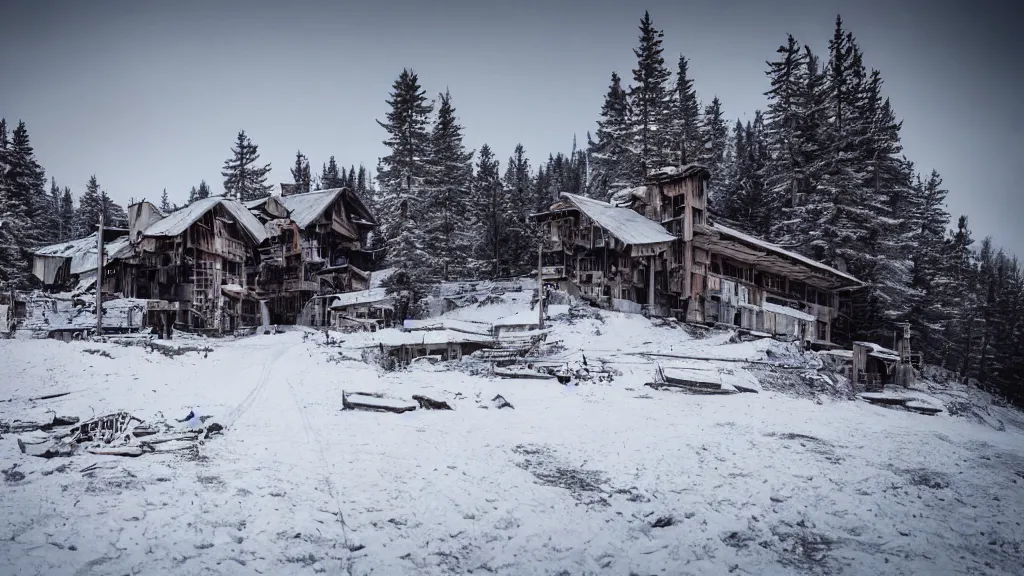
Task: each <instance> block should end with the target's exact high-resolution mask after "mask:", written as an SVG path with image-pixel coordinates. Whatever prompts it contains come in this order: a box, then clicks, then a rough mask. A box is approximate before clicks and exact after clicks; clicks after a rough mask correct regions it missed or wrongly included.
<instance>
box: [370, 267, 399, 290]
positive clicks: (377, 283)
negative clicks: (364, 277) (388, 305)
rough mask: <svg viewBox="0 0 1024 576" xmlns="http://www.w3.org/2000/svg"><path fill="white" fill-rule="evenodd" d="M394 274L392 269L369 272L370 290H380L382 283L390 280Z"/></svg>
mask: <svg viewBox="0 0 1024 576" xmlns="http://www.w3.org/2000/svg"><path fill="white" fill-rule="evenodd" d="M394 273H395V269H394V268H385V269H383V270H374V271H373V272H370V288H380V287H381V286H383V285H384V281H385V280H387V279H388V278H390V277H391V275H392V274H394Z"/></svg>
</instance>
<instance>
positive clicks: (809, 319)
mask: <svg viewBox="0 0 1024 576" xmlns="http://www.w3.org/2000/svg"><path fill="white" fill-rule="evenodd" d="M707 179H708V171H707V170H706V169H705V168H703V167H701V166H697V165H689V166H684V167H682V168H674V167H672V168H665V169H662V170H658V171H656V172H654V173H652V174H651V175H650V176H649V178H648V181H647V183H646V184H645V185H644V186H640V187H637V188H632V189H628V190H624V191H622V192H620V193H618V194H616V195H615V196H614V197H613V198H612V202H610V203H606V202H599V201H597V200H593V199H589V198H581V197H579V196H574V195H571V194H563V195H562V197H561V199H560V200H559V201H558V202H556V203H555V204H554V205H552V207H551V209H550V210H548V211H546V212H543V213H541V214H536V215H534V217H535V219H537V220H538V221H540V222H543V223H545V224H546V226H547V233H546V234H545V239H546V242H545V250H544V264H545V266H544V268H543V275H544V276H545V278H546V279H548V280H549V281H552V282H560V283H562V284H563V287H565V288H567V289H569V290H578V291H579V293H580V294H581V295H582V296H584V297H589V298H592V299H595V300H596V301H598V302H600V303H601V304H603V305H606V306H608V307H610V308H613V309H617V310H621V311H626V312H641V311H643V312H647V313H649V314H651V315H655V316H669V315H671V316H675V317H677V318H679V319H682V320H686V321H689V322H698V323H706V324H714V323H722V324H729V325H734V326H737V327H740V328H743V329H746V330H749V331H756V332H764V333H767V334H771V335H774V336H781V337H787V338H791V339H794V340H799V341H803V342H806V343H808V344H811V345H817V346H829V345H831V341H832V326H833V324H835V323H837V322H840V321H841V320H842V318H841V316H840V314H839V310H840V304H839V294H840V293H841V292H842V291H844V290H848V289H852V288H856V287H859V286H861V282H860V281H858V280H857V279H856V278H854V277H852V276H850V275H849V274H846V273H844V272H842V271H840V270H836V269H834V268H831V267H829V266H826V265H824V264H821V263H819V262H815V261H813V260H811V259H809V258H806V257H804V256H801V255H799V254H796V253H794V252H792V251H789V250H786V249H784V248H782V247H780V246H777V245H774V244H771V243H769V242H765V241H763V240H761V239H759V238H756V237H753V236H750V235H748V234H744V233H742V232H740V231H738V230H735V229H733V228H730V227H728V226H725V225H723V224H720V223H717V222H714V221H713V218H711V217H710V216H709V214H708V211H707Z"/></svg>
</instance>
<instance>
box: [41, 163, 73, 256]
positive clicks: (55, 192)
mask: <svg viewBox="0 0 1024 576" xmlns="http://www.w3.org/2000/svg"><path fill="white" fill-rule="evenodd" d="M46 200H47V201H46V212H45V218H44V220H43V221H44V222H45V225H46V227H47V228H48V232H49V233H48V239H47V243H56V242H63V241H65V240H68V236H69V235H70V231H66V230H65V227H67V225H68V224H69V223H68V222H63V221H61V219H60V201H61V190H60V188H59V187H58V186H57V180H56V179H55V178H53V177H50V195H49V197H48V198H47V199H46Z"/></svg>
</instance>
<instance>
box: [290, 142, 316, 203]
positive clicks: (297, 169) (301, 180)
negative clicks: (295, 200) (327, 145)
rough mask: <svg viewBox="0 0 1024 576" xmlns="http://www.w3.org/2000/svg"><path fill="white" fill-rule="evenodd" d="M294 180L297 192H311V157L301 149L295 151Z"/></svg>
mask: <svg viewBox="0 0 1024 576" xmlns="http://www.w3.org/2000/svg"><path fill="white" fill-rule="evenodd" d="M292 180H294V181H295V188H296V193H298V194H303V193H305V192H309V190H310V185H311V183H312V175H311V174H310V172H309V159H307V158H306V157H305V156H304V155H303V154H302V152H301V151H296V152H295V166H293V167H292Z"/></svg>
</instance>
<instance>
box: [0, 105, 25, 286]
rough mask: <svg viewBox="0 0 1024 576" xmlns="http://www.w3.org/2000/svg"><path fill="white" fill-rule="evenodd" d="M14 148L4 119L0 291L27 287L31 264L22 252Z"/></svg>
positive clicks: (21, 210)
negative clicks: (12, 169) (12, 166)
mask: <svg viewBox="0 0 1024 576" xmlns="http://www.w3.org/2000/svg"><path fill="white" fill-rule="evenodd" d="M10 171H11V149H10V140H9V139H8V129H7V122H6V121H5V120H4V119H0V288H6V287H7V286H8V285H9V286H11V287H19V288H20V287H24V286H27V285H28V283H29V282H30V279H29V264H28V259H27V258H26V257H25V253H24V252H23V251H22V234H23V230H24V228H25V227H26V225H27V224H26V221H25V217H26V215H25V208H24V205H23V202H22V200H21V198H20V196H19V195H18V194H17V193H16V192H15V190H14V187H13V185H12V181H11V178H10Z"/></svg>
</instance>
